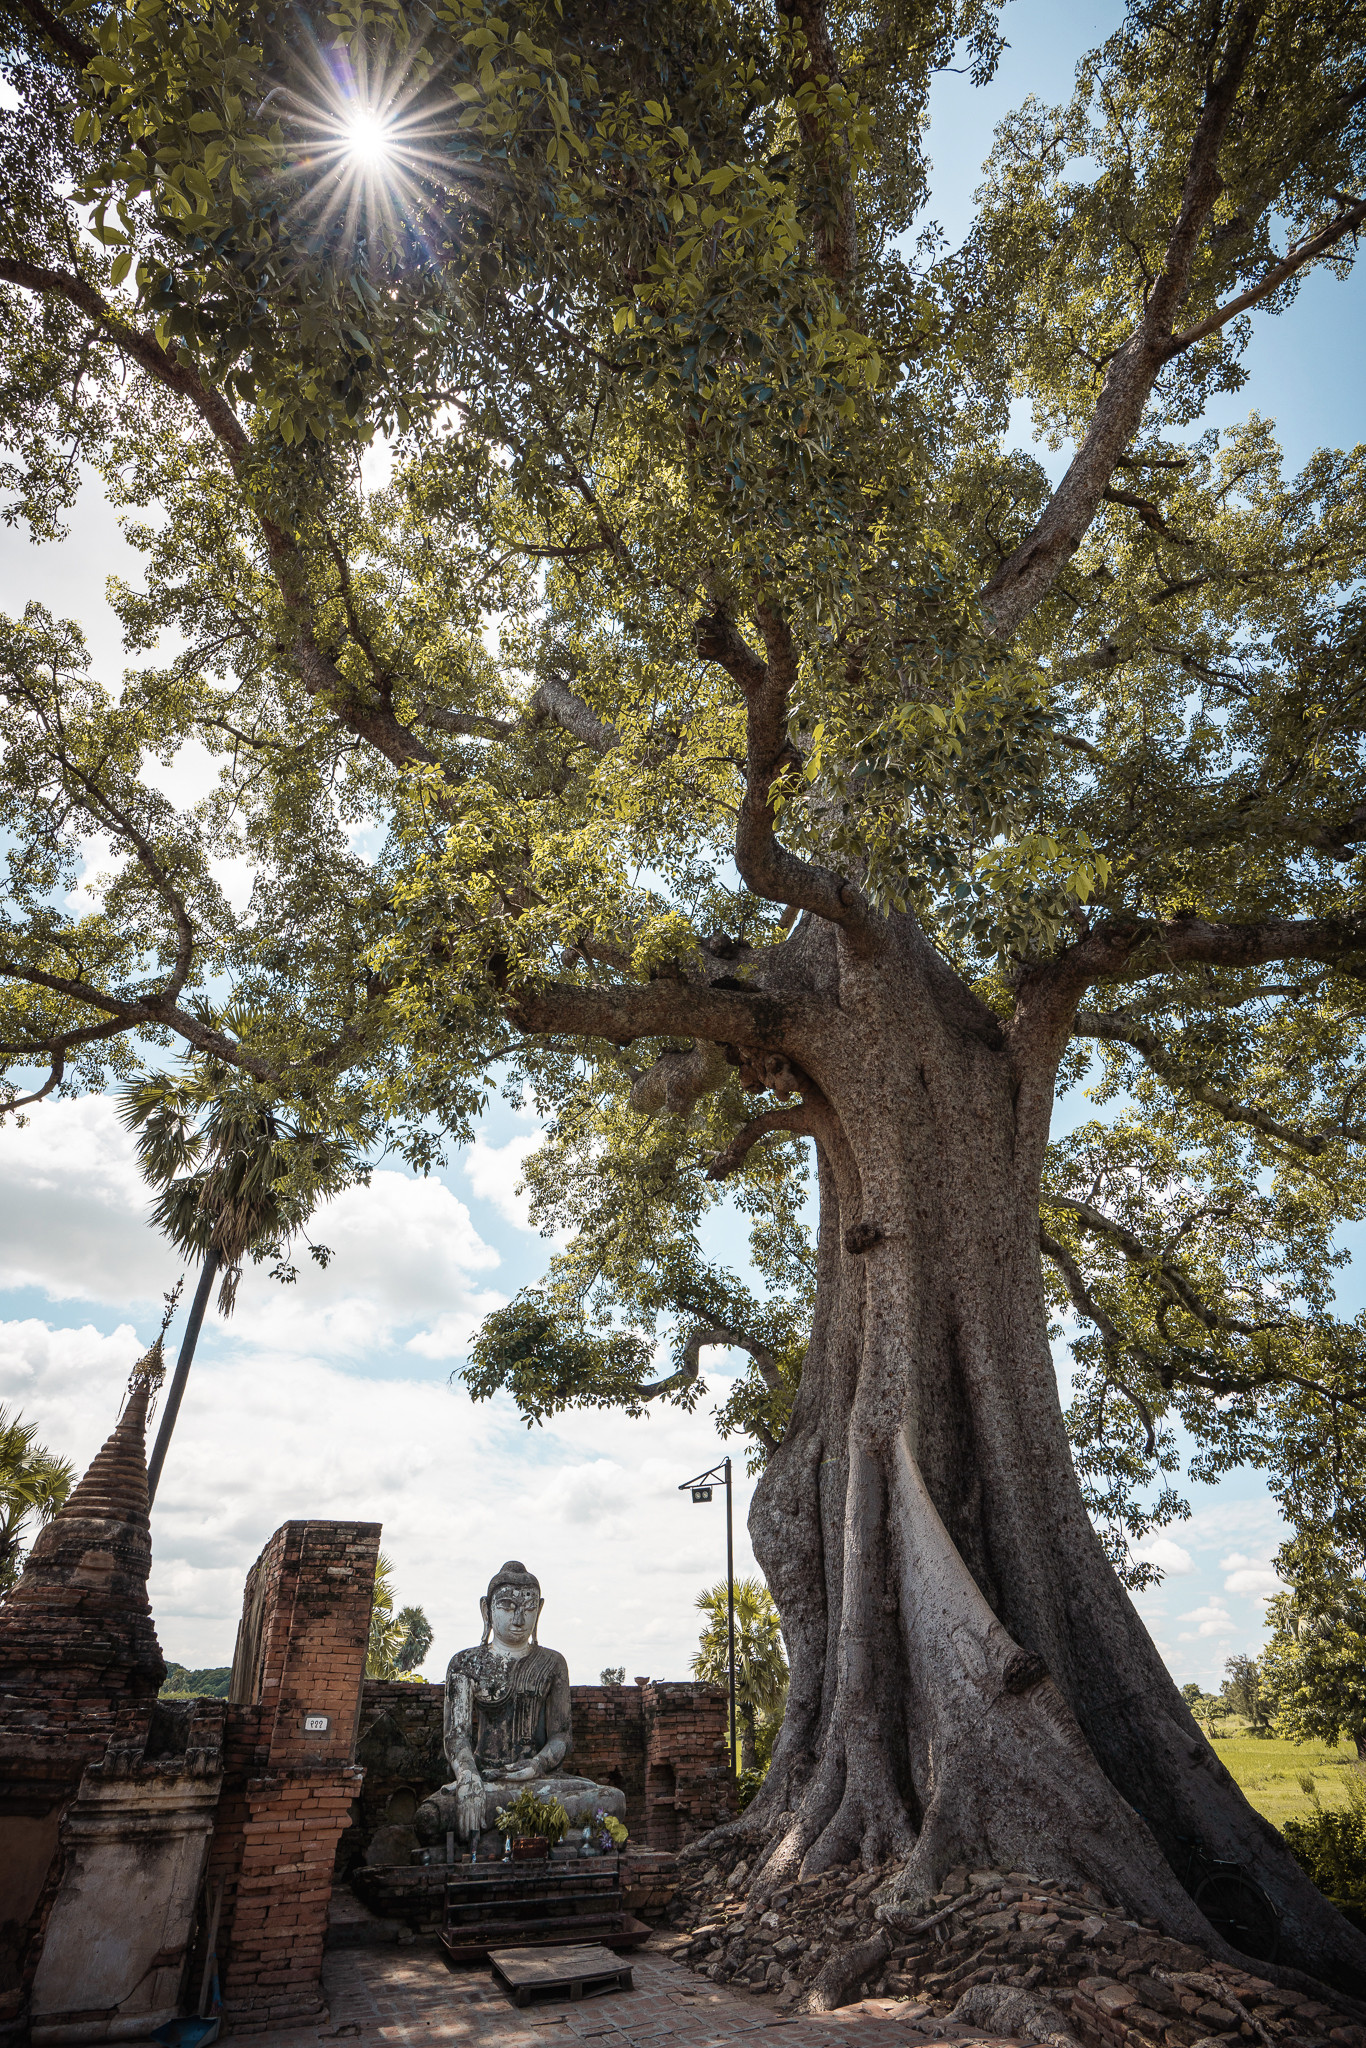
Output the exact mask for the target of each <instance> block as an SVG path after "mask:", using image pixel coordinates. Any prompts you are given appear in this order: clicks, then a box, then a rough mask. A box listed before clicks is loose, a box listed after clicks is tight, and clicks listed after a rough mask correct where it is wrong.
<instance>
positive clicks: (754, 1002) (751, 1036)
mask: <svg viewBox="0 0 1366 2048" xmlns="http://www.w3.org/2000/svg"><path fill="white" fill-rule="evenodd" d="M508 1012H509V1015H510V1017H511V1019H512V1022H513V1023H514V1024H515V1025H516V1027H517V1029H518V1030H519V1031H529V1032H536V1033H545V1034H547V1035H560V1034H563V1033H568V1034H569V1035H570V1036H572V1037H576V1038H604V1039H607V1040H608V1041H609V1042H610V1043H611V1044H614V1045H629V1044H631V1042H632V1041H633V1040H634V1039H637V1038H707V1039H711V1040H713V1041H714V1042H715V1043H717V1044H719V1045H736V1046H744V1047H754V1048H756V1049H760V1050H765V1051H772V1052H781V1051H785V1050H786V1048H787V1047H788V1046H789V1045H791V1044H793V1043H794V1042H795V1041H796V1040H798V1039H799V1038H801V1037H802V1036H804V1035H805V1034H806V1033H807V1032H808V1031H811V1030H814V1028H815V1027H816V1025H817V1024H818V1023H819V1022H820V1021H821V1020H822V1019H823V1018H824V1017H825V1015H826V1008H825V1005H824V1004H822V1003H820V1002H819V1001H817V1000H816V999H815V998H814V997H810V996H794V995H788V996H783V997H776V996H771V995H767V994H765V993H764V992H763V991H762V990H755V991H754V992H753V993H752V994H751V993H750V992H749V991H748V990H746V989H720V988H711V987H703V986H701V985H700V984H699V983H696V982H686V981H662V980H661V981H651V982H645V983H636V984H634V985H633V984H630V983H626V982H622V983H618V984H617V985H616V986H614V987H611V988H588V987H582V986H578V985H570V984H566V983H563V982H560V983H555V982H552V983H549V984H547V985H544V986H542V987H539V988H535V989H524V990H517V991H514V992H512V993H510V994H509V996H508Z"/></svg>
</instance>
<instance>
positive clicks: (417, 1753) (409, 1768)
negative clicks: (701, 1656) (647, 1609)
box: [339, 1679, 734, 1868]
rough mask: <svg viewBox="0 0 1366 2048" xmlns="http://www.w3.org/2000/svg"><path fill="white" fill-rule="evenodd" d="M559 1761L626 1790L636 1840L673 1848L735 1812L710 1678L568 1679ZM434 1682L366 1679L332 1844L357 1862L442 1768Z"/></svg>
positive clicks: (430, 1787) (348, 1861)
mask: <svg viewBox="0 0 1366 2048" xmlns="http://www.w3.org/2000/svg"><path fill="white" fill-rule="evenodd" d="M570 1700H571V1704H572V1714H573V1721H572V1729H573V1738H574V1747H573V1749H572V1750H571V1752H570V1754H569V1757H568V1759H567V1760H566V1765H565V1768H566V1770H569V1771H572V1772H573V1773H574V1774H575V1775H576V1776H578V1777H583V1778H592V1779H594V1780H595V1781H596V1783H598V1784H599V1785H617V1786H619V1787H620V1788H621V1790H622V1791H623V1792H624V1793H625V1795H626V1825H627V1827H628V1828H629V1829H630V1831H631V1836H632V1839H633V1840H634V1841H636V1842H637V1843H639V1844H641V1845H642V1846H644V1847H648V1848H651V1849H676V1848H679V1847H681V1846H682V1845H683V1844H684V1843H685V1842H690V1841H692V1840H693V1839H694V1837H695V1836H697V1835H699V1834H703V1833H705V1832H706V1830H707V1829H708V1828H712V1827H715V1826H717V1824H718V1823H719V1822H720V1821H722V1820H725V1819H727V1818H729V1816H730V1814H731V1813H733V1812H734V1788H733V1785H732V1782H731V1777H730V1773H729V1771H728V1769H727V1767H726V1697H725V1694H724V1693H723V1692H722V1691H721V1689H720V1688H719V1687H717V1686H711V1685H700V1684H691V1683H683V1684H668V1683H665V1682H663V1681H661V1682H659V1683H656V1684H652V1685H646V1686H625V1685H576V1686H572V1687H571V1688H570ZM441 1706H442V1687H441V1686H439V1685H413V1684H406V1683H402V1682H399V1683H394V1684H390V1683H385V1682H383V1681H381V1680H377V1679H367V1680H366V1681H365V1685H364V1688H363V1692H362V1706H361V1718H360V1737H359V1741H358V1744H357V1748H356V1762H357V1763H358V1764H359V1765H361V1766H362V1767H363V1768H364V1771H365V1784H364V1787H363V1789H362V1791H361V1794H360V1804H359V1811H358V1813H357V1815H356V1818H357V1821H358V1822H359V1825H358V1827H357V1829H356V1832H355V1835H354V1836H353V1837H352V1836H348V1837H345V1838H343V1840H342V1842H341V1844H340V1847H339V1861H340V1863H341V1864H342V1867H344V1868H345V1867H350V1866H352V1865H354V1864H355V1863H356V1862H357V1861H359V1859H360V1857H361V1856H362V1855H363V1853H364V1849H365V1845H366V1843H367V1842H368V1841H369V1839H370V1837H371V1835H372V1834H373V1833H374V1832H375V1830H376V1828H379V1827H382V1826H384V1825H385V1824H386V1823H389V1822H399V1823H406V1822H407V1821H408V1820H410V1819H411V1818H412V1815H413V1812H414V1811H415V1810H416V1807H417V1805H418V1803H419V1802H420V1801H421V1800H423V1799H425V1798H426V1796H427V1794H428V1793H429V1792H432V1791H434V1790H435V1789H436V1787H437V1786H438V1785H441V1784H444V1783H445V1781H446V1778H447V1777H448V1775H449V1772H448V1770H447V1766H446V1763H445V1759H444V1758H443V1756H442V1753H441Z"/></svg>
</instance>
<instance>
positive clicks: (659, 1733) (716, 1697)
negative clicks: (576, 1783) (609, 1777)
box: [642, 1683, 735, 1849]
mask: <svg viewBox="0 0 1366 2048" xmlns="http://www.w3.org/2000/svg"><path fill="white" fill-rule="evenodd" d="M642 1691H643V1695H644V1711H645V1839H646V1841H647V1842H648V1844H649V1846H650V1847H651V1848H652V1849H681V1848H682V1847H683V1846H684V1844H685V1843H687V1842H692V1841H695V1840H696V1838H697V1837H698V1836H699V1835H703V1834H705V1833H706V1832H707V1830H708V1828H714V1827H717V1826H719V1824H720V1823H721V1822H722V1821H723V1820H728V1819H729V1818H730V1816H731V1815H732V1814H733V1813H734V1812H735V1781H734V1778H733V1777H732V1775H731V1771H730V1762H729V1754H728V1751H729V1745H728V1743H727V1739H726V1723H727V1719H728V1705H727V1699H726V1695H725V1693H724V1692H723V1691H722V1690H721V1688H720V1686H716V1685H700V1684H678V1685H669V1684H663V1683H659V1684H654V1685H647V1686H644V1687H643V1688H642Z"/></svg>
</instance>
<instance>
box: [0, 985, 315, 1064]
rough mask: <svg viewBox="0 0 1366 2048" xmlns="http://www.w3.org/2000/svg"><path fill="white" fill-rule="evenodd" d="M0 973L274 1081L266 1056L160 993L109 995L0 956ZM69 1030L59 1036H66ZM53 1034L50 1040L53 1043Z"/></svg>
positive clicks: (124, 1025) (126, 1025) (55, 1039)
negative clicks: (152, 1028) (168, 1034)
mask: <svg viewBox="0 0 1366 2048" xmlns="http://www.w3.org/2000/svg"><path fill="white" fill-rule="evenodd" d="M0 974H3V975H5V976H7V977H8V978H9V979H10V980H12V981H23V982H27V983H28V984H29V986H30V987H31V988H45V989H49V990H50V991H51V992H52V994H53V995H58V996H66V997H67V998H68V999H69V1000H70V1001H72V1002H74V1003H83V1004H85V1005H86V1007H87V1008H88V1009H91V1010H97V1011H102V1012H103V1014H104V1015H105V1016H107V1017H111V1018H115V1019H117V1020H118V1023H119V1025H120V1027H121V1028H127V1027H131V1026H134V1025H138V1024H151V1025H159V1026H161V1027H163V1028H164V1029H165V1030H167V1031H174V1032H175V1033H176V1035H177V1037H179V1038H183V1039H184V1040H185V1042H186V1044H187V1045H192V1046H194V1048H195V1049H196V1051H198V1052H208V1053H212V1054H213V1055H214V1057H215V1058H217V1059H221V1060H223V1061H224V1062H226V1064H228V1065H229V1066H234V1067H240V1068H242V1070H243V1071H244V1072H245V1073H248V1074H253V1075H255V1077H256V1079H257V1080H258V1081H272V1082H278V1081H279V1079H280V1075H279V1072H278V1070H277V1069H276V1068H275V1067H273V1066H272V1065H271V1064H270V1062H269V1061H268V1060H263V1059H261V1058H259V1057H258V1056H257V1055H256V1054H255V1053H249V1052H247V1051H246V1050H245V1048H244V1047H243V1046H241V1045H239V1044H238V1042H237V1040H236V1039H233V1038H226V1037H224V1035H223V1033H222V1032H221V1031H213V1030H211V1029H210V1028H209V1026H208V1025H206V1024H204V1023H203V1022H202V1020H201V1019H200V1018H198V1017H193V1016H191V1015H190V1013H189V1011H188V1010H182V1009H181V1008H180V1007H179V1005H178V1004H176V1003H170V1002H167V1001H165V1000H164V998H163V997H161V996H144V997H140V998H134V999H131V1000H130V999H127V998H125V997H123V996H115V995H110V994H109V993H108V992H107V991H106V990H104V989H99V988H92V987H91V986H90V984H89V983H88V982H84V981H76V980H73V979H69V978H68V977H67V976H65V975H60V974H46V973H44V972H43V971H42V969H41V968H37V967H26V966H24V965H22V964H21V963H20V962H19V961H16V960H3V959H0ZM72 1035H73V1034H71V1033H62V1034H60V1036H62V1037H66V1038H68V1039H70V1038H71V1037H72ZM57 1038H58V1034H54V1037H53V1040H52V1043H53V1044H54V1045H55V1044H56V1043H57Z"/></svg>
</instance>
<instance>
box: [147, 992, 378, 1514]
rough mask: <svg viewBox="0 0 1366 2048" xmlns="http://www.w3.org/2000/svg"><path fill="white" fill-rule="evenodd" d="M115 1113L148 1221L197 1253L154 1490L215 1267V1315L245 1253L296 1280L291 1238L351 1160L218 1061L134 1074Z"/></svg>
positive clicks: (227, 1298) (322, 1249)
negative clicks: (138, 1176) (144, 1186)
mask: <svg viewBox="0 0 1366 2048" xmlns="http://www.w3.org/2000/svg"><path fill="white" fill-rule="evenodd" d="M227 1021H230V1022H231V1021H234V1020H231V1019H230V1020H227ZM119 1115H120V1117H121V1118H122V1120H123V1122H124V1123H125V1124H126V1125H127V1126H128V1128H129V1130H131V1131H135V1132H136V1133H137V1145H138V1163H139V1165H140V1166H141V1168H142V1172H143V1176H144V1178H145V1179H146V1180H147V1181H148V1182H149V1183H150V1185H151V1186H152V1187H154V1188H157V1189H159V1190H160V1193H159V1194H158V1196H157V1199H156V1202H155V1204H154V1206H153V1209H152V1221H153V1222H154V1223H155V1224H157V1225H158V1227H159V1228H160V1229H161V1230H162V1231H164V1232H165V1234H166V1236H167V1237H168V1238H169V1239H170V1241H171V1243H172V1244H173V1245H174V1246H175V1247H176V1249H177V1250H178V1251H180V1252H181V1253H183V1254H185V1255H187V1256H190V1257H193V1258H197V1259H198V1260H199V1261H200V1268H199V1282H198V1285H197V1286H196V1288H195V1292H194V1299H193V1300H192V1302H191V1304H190V1313H189V1318H188V1321H187V1322H186V1325H185V1335H184V1337H183V1339H182V1341H181V1346H180V1356H179V1358H178V1359H177V1360H176V1368H175V1372H174V1373H173V1375H172V1377H171V1384H170V1386H169V1387H168V1388H167V1391H166V1406H165V1409H164V1410H163V1413H162V1417H161V1427H160V1428H159V1430H158V1431H157V1440H156V1443H155V1445H154V1446H153V1450H152V1455H151V1458H150V1460H149V1461H148V1466H147V1487H148V1494H149V1497H150V1498H151V1499H153V1500H154V1499H155V1498H156V1490H157V1482H158V1481H159V1479H160V1478H161V1468H162V1466H163V1464H164V1463H165V1460H166V1452H167V1450H168V1448H169V1446H170V1441H171V1432H172V1430H173V1429H174V1428H175V1422H176V1416H177V1415H178V1413H179V1411H180V1401H181V1396H182V1395H183V1394H184V1391H185V1382H186V1380H187V1379H188V1377H189V1372H190V1366H191V1364H192V1362H193V1359H194V1354H195V1346H196V1345H197V1343H198V1341H199V1332H200V1328H201V1326H202V1324H203V1321H204V1313H205V1310H206V1309H207V1307H208V1301H209V1293H210V1290H211V1288H212V1286H213V1282H214V1279H215V1276H216V1275H218V1274H220V1273H221V1275H222V1279H221V1281H220V1283H219V1289H218V1311H219V1314H220V1315H223V1316H230V1315H231V1314H232V1311H233V1307H234V1305H235V1303H236V1300H237V1283H238V1281H239V1280H240V1279H241V1277H242V1264H243V1261H244V1260H245V1259H246V1258H248V1257H250V1258H251V1259H252V1260H253V1261H254V1262H256V1263H258V1264H259V1263H260V1262H261V1261H262V1260H264V1259H267V1258H273V1259H274V1260H275V1262H276V1263H275V1268H274V1272H275V1277H276V1278H278V1279H281V1280H292V1279H293V1278H294V1277H295V1275H294V1269H293V1268H292V1267H291V1266H289V1265H288V1264H287V1255H288V1249H289V1245H290V1243H291V1241H292V1240H293V1238H294V1237H295V1236H296V1235H297V1233H298V1232H299V1231H301V1230H302V1229H303V1227H304V1225H305V1224H306V1223H307V1221H308V1218H309V1216H310V1214H311V1213H312V1211H313V1209H314V1208H315V1207H316V1205H317V1204H318V1203H319V1202H320V1201H324V1200H326V1199H327V1197H328V1196H329V1195H333V1194H335V1193H337V1191H338V1190H339V1189H340V1188H342V1187H345V1186H347V1185H348V1184H349V1183H350V1182H351V1181H352V1180H354V1179H355V1178H356V1176H357V1172H358V1170H359V1169H358V1163H357V1161H356V1159H355V1158H354V1156H353V1155H352V1154H351V1153H350V1151H349V1150H348V1148H347V1147H345V1146H344V1145H342V1144H339V1143H337V1142H336V1141H335V1140H333V1139H328V1138H324V1137H322V1136H321V1135H319V1134H318V1133H317V1132H314V1131H309V1130H307V1129H305V1128H304V1127H303V1126H301V1125H298V1124H291V1123H287V1122H285V1121H284V1119H283V1118H281V1117H278V1116H276V1115H275V1113H274V1111H273V1110H271V1109H270V1108H269V1107H268V1106H267V1105H266V1104H265V1103H263V1102H262V1100H261V1098H260V1097H259V1096H258V1095H257V1094H255V1093H254V1092H253V1091H252V1090H251V1088H250V1087H249V1086H246V1087H244V1085H243V1083H242V1078H241V1076H240V1075H238V1074H236V1073H234V1072H230V1071H229V1070H228V1069H227V1068H226V1067H224V1066H222V1065H221V1064H220V1063H219V1062H218V1061H216V1060H210V1059H200V1060H196V1061H193V1062H191V1064H190V1066H189V1067H188V1069H187V1070H186V1072H185V1073H184V1074H182V1076H181V1077H180V1078H178V1079H175V1080H171V1079H168V1078H167V1077H166V1076H165V1075H157V1076H155V1077H154V1078H152V1079H151V1080H146V1081H138V1082H133V1083H131V1084H130V1085H129V1086H128V1087H127V1088H125V1089H124V1090H123V1099H122V1102H121V1103H120V1106H119ZM309 1250H310V1252H311V1254H312V1256H313V1257H314V1258H315V1259H316V1260H317V1261H318V1263H319V1264H320V1265H324V1266H325V1265H326V1264H327V1262H328V1259H329V1258H330V1257H331V1253H330V1252H329V1251H328V1250H327V1247H326V1246H325V1245H310V1246H309Z"/></svg>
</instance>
